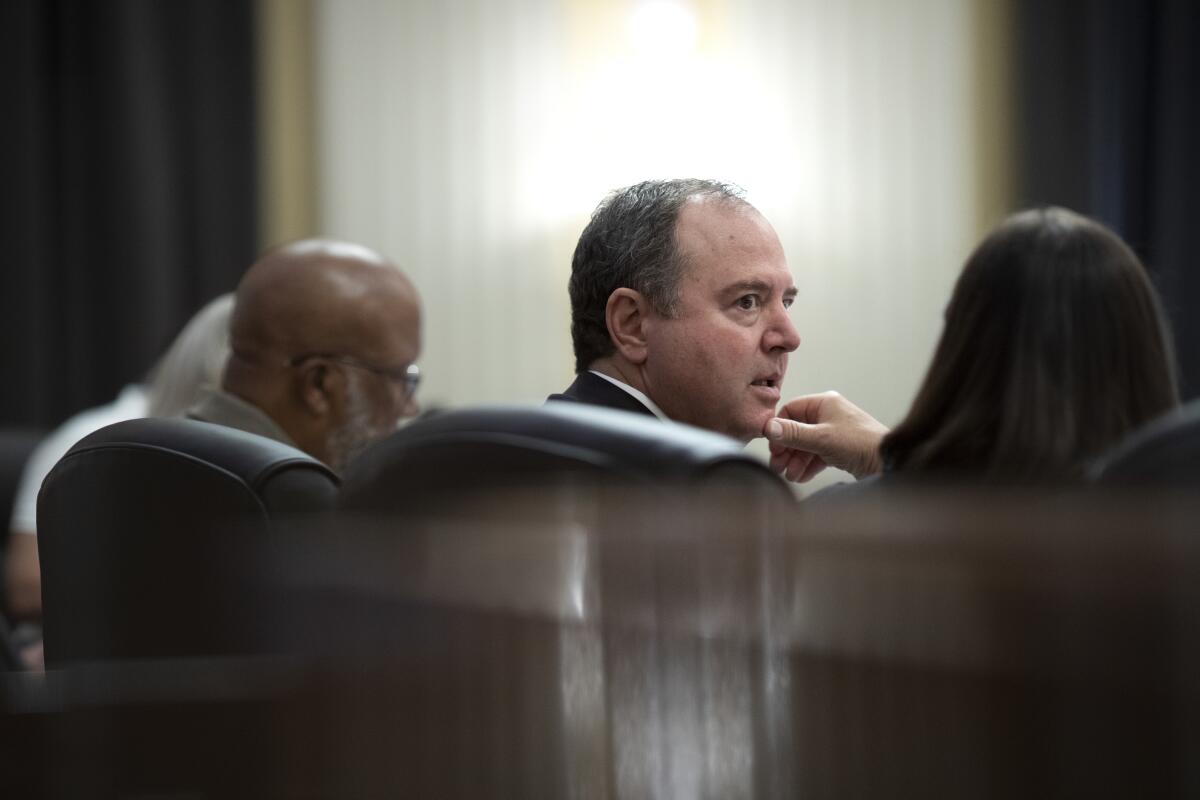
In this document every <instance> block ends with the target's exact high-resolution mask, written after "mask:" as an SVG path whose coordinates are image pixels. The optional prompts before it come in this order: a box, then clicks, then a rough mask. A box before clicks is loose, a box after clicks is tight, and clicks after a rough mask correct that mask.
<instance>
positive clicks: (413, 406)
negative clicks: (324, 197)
mask: <svg viewBox="0 0 1200 800" xmlns="http://www.w3.org/2000/svg"><path fill="white" fill-rule="evenodd" d="M230 350H231V352H230V356H229V361H228V363H227V364H226V367H225V373H224V376H223V378H222V381H221V389H220V390H218V391H214V392H211V393H209V394H208V395H207V396H206V397H204V398H203V399H202V400H201V401H200V402H199V403H198V404H197V405H195V406H194V407H193V408H192V409H191V411H190V412H189V413H188V416H190V417H192V418H194V419H200V420H204V421H207V422H215V423H218V424H222V425H228V426H230V427H234V428H240V429H241V430H245V431H249V432H251V433H257V434H259V435H262V436H267V437H269V438H272V439H275V440H277V441H280V442H284V443H286V444H290V445H293V446H294V447H298V448H299V449H301V450H303V451H305V452H306V453H308V454H309V455H311V456H313V457H314V458H317V459H319V460H321V461H323V462H325V463H326V464H328V465H329V466H330V467H331V468H332V469H334V470H335V471H338V472H340V471H342V470H343V469H344V468H345V466H346V464H347V463H349V462H350V460H351V459H353V458H354V456H356V455H357V454H358V453H359V452H361V451H362V450H363V449H365V448H366V447H367V445H369V444H371V443H372V442H374V441H376V440H377V439H381V438H383V437H384V436H386V435H388V434H389V433H391V432H392V431H394V430H395V429H396V426H397V425H398V423H399V421H400V420H401V419H403V418H404V417H408V416H412V415H414V414H416V413H417V403H416V397H415V392H416V387H417V382H418V378H419V372H418V370H417V366H416V362H417V358H418V357H419V356H420V354H421V310H420V302H419V300H418V297H417V292H416V289H415V288H414V287H413V285H412V282H411V281H409V280H408V278H407V277H405V275H404V273H402V272H401V271H400V270H399V269H398V268H397V267H396V266H395V265H393V264H391V263H389V262H388V261H386V260H385V259H383V258H382V257H381V256H380V255H379V254H378V253H375V252H374V251H372V250H369V249H367V248H365V247H361V246H359V245H354V244H348V243H345V242H334V241H327V240H306V241H301V242H295V243H293V244H289V245H285V246H283V247H280V248H278V249H275V250H272V251H270V252H269V253H267V254H266V255H265V256H263V257H262V258H261V259H259V260H258V261H257V262H256V263H255V264H254V265H253V266H251V267H250V269H249V271H247V273H246V275H245V276H244V277H243V278H242V282H241V283H240V284H239V286H238V290H237V301H236V305H235V307H234V312H233V320H232V322H231V325H230Z"/></svg>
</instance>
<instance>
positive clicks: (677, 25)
mask: <svg viewBox="0 0 1200 800" xmlns="http://www.w3.org/2000/svg"><path fill="white" fill-rule="evenodd" d="M698 34H699V30H698V26H697V24H696V15H695V14H693V13H692V10H691V9H690V8H689V7H688V6H687V5H686V4H684V3H681V2H676V1H675V0H644V2H641V3H639V4H638V6H637V8H636V9H634V11H633V14H632V15H631V16H630V17H629V39H630V41H631V42H632V43H633V47H634V49H635V50H637V52H638V53H639V54H641V55H643V56H649V57H670V56H677V55H680V54H683V53H687V52H690V51H691V50H692V49H694V48H695V46H696V39H697V38H698Z"/></svg>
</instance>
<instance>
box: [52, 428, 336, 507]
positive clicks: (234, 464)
mask: <svg viewBox="0 0 1200 800" xmlns="http://www.w3.org/2000/svg"><path fill="white" fill-rule="evenodd" d="M101 450H108V451H114V450H128V451H142V452H158V453H161V454H164V455H170V456H174V457H178V458H180V459H184V460H187V461H192V462H196V463H203V464H207V465H209V466H210V467H212V468H214V469H217V470H221V471H222V472H225V473H228V474H229V476H230V477H232V478H236V479H237V480H239V481H241V482H242V483H244V484H245V485H246V486H247V487H248V488H250V489H251V490H253V491H259V490H261V489H262V487H263V486H264V485H265V484H266V482H267V481H269V480H270V479H271V478H272V477H273V476H274V475H276V474H278V473H279V472H281V471H283V470H286V469H293V468H302V469H309V470H313V471H315V472H318V473H321V474H323V475H325V476H326V477H327V478H328V479H329V480H330V481H331V482H332V483H334V484H335V485H336V484H337V483H338V477H337V475H335V474H334V472H333V471H332V470H331V469H330V468H329V467H327V466H326V465H325V464H322V463H321V462H320V461H318V460H317V459H315V458H313V457H312V456H310V455H308V454H307V453H305V452H303V451H302V450H298V449H296V448H295V447H292V446H290V445H286V444H283V443H282V442H276V441H274V440H272V439H267V438H266V437H263V436H258V435H255V434H253V433H247V432H245V431H241V430H237V429H236V428H229V427H226V426H224V425H214V424H213V423H210V422H200V421H198V420H192V419H181V418H167V419H154V418H149V419H131V420H126V421H124V422H117V423H115V424H113V425H108V426H106V427H104V428H101V429H100V430H98V431H95V432H93V433H91V434H89V435H88V436H86V437H84V438H83V439H80V440H79V441H78V442H76V443H75V446H74V447H72V448H71V449H70V450H69V451H67V454H66V455H65V456H63V459H62V461H61V462H60V463H63V462H66V461H67V460H68V459H73V458H76V457H78V456H80V455H81V454H84V453H94V452H97V451H101Z"/></svg>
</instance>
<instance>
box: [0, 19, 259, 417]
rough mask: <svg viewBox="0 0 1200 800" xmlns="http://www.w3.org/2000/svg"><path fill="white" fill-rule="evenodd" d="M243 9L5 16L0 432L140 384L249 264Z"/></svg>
mask: <svg viewBox="0 0 1200 800" xmlns="http://www.w3.org/2000/svg"><path fill="white" fill-rule="evenodd" d="M253 25H254V19H253V4H252V3H251V2H248V1H247V0H228V1H226V0H3V1H2V2H0V104H2V105H0V107H2V108H3V109H4V120H5V123H4V126H3V127H4V128H5V132H4V140H5V142H6V143H5V145H4V146H3V147H2V148H0V180H2V182H3V208H2V214H0V246H2V247H3V259H4V269H3V279H2V280H3V283H2V284H0V285H2V287H3V288H2V290H0V319H3V325H4V335H3V339H2V341H0V347H2V348H3V353H4V357H3V362H2V363H3V364H4V367H5V369H4V376H5V381H4V389H3V393H2V399H0V423H6V424H37V425H49V424H53V423H56V422H57V421H59V420H61V419H63V418H64V417H66V416H67V415H68V414H70V413H72V412H74V411H77V410H79V409H81V408H85V407H88V406H92V405H97V404H100V403H104V402H108V401H109V400H111V399H112V398H113V397H114V396H115V395H116V394H117V392H118V391H119V389H120V387H121V386H122V385H124V384H125V383H128V382H130V381H133V380H137V379H138V378H140V377H141V376H142V375H143V374H144V373H145V371H146V370H147V369H148V367H149V366H150V365H151V364H152V362H153V360H154V358H155V357H156V356H157V355H158V354H159V353H160V352H161V351H162V350H163V349H164V348H165V347H166V345H167V344H168V343H169V342H170V340H171V338H172V337H173V336H174V334H175V333H176V332H177V331H178V329H179V328H180V327H182V325H183V324H184V323H185V322H186V321H187V319H188V318H189V317H190V316H191V314H192V312H193V311H195V310H196V309H198V308H199V307H200V305H202V304H203V303H204V302H205V301H207V300H208V299H210V298H212V297H214V296H215V295H217V294H220V293H221V292H224V291H229V290H231V289H232V288H233V287H234V286H235V285H236V281H237V278H238V277H239V275H240V274H241V272H242V271H243V270H244V269H245V268H246V266H248V265H249V263H250V261H251V260H252V258H253V254H254V250H255V246H256V219H255V209H256V199H255V191H256V189H255V130H254V52H253V42H254V36H253Z"/></svg>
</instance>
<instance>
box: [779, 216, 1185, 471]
mask: <svg viewBox="0 0 1200 800" xmlns="http://www.w3.org/2000/svg"><path fill="white" fill-rule="evenodd" d="M1169 341H1170V340H1169V337H1168V335H1167V332H1166V325H1165V322H1164V318H1163V315H1162V312H1161V310H1160V308H1159V303H1158V299H1157V295H1156V293H1155V291H1154V287H1153V286H1152V285H1151V283H1150V280H1149V277H1148V276H1147V274H1146V270H1145V268H1144V267H1143V266H1142V264H1141V262H1140V261H1139V260H1138V258H1137V256H1136V255H1134V253H1133V251H1132V250H1130V249H1129V247H1128V246H1127V245H1126V244H1125V243H1124V242H1123V241H1121V239H1120V237H1118V236H1117V235H1116V234H1114V233H1113V232H1112V231H1110V230H1108V229H1107V228H1105V227H1104V226H1103V225H1101V224H1100V223H1098V222H1095V221H1093V220H1091V219H1088V218H1087V217H1083V216H1081V215H1079V214H1076V213H1073V212H1071V211H1067V210H1066V209H1062V208H1043V209H1035V210H1031V211H1023V212H1020V213H1018V214H1015V215H1013V216H1012V217H1009V218H1008V219H1007V220H1006V221H1005V222H1004V223H1003V224H1001V225H1000V227H998V228H997V229H996V230H994V231H993V232H992V233H991V234H990V235H989V236H988V237H987V238H986V239H984V240H983V242H982V243H981V244H980V245H979V247H977V248H976V250H975V252H974V253H972V254H971V257H970V258H969V259H968V260H967V263H966V266H965V267H964V268H963V271H962V274H961V275H960V276H959V279H958V283H957V284H956V285H955V288H954V293H953V295H952V296H951V298H950V304H949V305H948V306H947V307H946V319H945V327H944V329H943V331H942V337H941V340H940V341H939V342H938V345H937V350H936V351H935V353H934V356H933V361H932V363H931V364H930V366H929V371H928V373H927V374H926V376H925V380H924V382H923V383H922V385H921V388H920V390H919V391H918V393H917V397H916V400H915V401H914V402H913V405H912V408H911V409H910V410H909V412H908V415H907V416H906V417H905V418H904V420H903V421H902V422H901V423H900V424H899V425H897V426H896V428H895V430H893V431H892V432H891V433H888V434H887V435H886V436H884V437H883V440H882V444H881V445H879V447H878V448H876V447H875V444H876V443H878V442H879V439H878V436H879V432H881V431H882V426H879V425H878V423H876V422H875V421H874V420H873V419H871V418H870V417H869V416H868V415H866V414H865V413H863V412H862V411H861V410H860V409H858V408H857V407H855V406H853V404H851V403H849V402H848V401H846V400H845V399H844V398H842V397H840V396H839V395H836V394H834V393H827V394H826V395H813V396H809V397H804V398H797V399H796V400H794V401H792V402H790V403H789V404H788V405H787V406H786V407H785V408H784V409H782V410H781V412H780V418H779V419H776V420H774V421H773V422H772V423H769V424H768V426H767V428H766V430H765V431H764V432H765V434H766V435H767V437H768V438H769V439H771V440H772V445H771V451H772V465H773V466H774V467H775V468H776V469H778V470H780V471H783V472H785V474H786V475H787V477H788V478H790V479H792V480H798V481H805V480H808V479H809V478H811V477H812V476H813V475H815V474H816V473H817V472H818V471H820V469H822V468H823V467H824V466H825V465H826V464H829V465H832V466H840V467H843V468H845V469H849V470H850V471H851V472H853V473H854V474H855V475H856V477H862V476H863V475H865V474H870V473H872V472H875V471H877V470H878V468H879V465H880V463H882V465H883V468H884V471H885V472H889V473H895V474H897V475H904V476H909V475H911V476H919V477H922V478H932V479H935V480H950V481H955V480H970V481H984V482H995V483H1045V482H1060V481H1070V480H1073V479H1075V478H1078V477H1080V476H1082V474H1083V471H1084V469H1085V467H1086V466H1087V464H1088V462H1089V461H1090V460H1092V459H1094V458H1096V457H1097V456H1099V455H1101V454H1102V453H1104V452H1105V451H1106V450H1108V449H1110V448H1111V447H1112V446H1114V445H1115V444H1116V443H1117V442H1118V441H1119V440H1120V439H1121V438H1123V437H1124V436H1125V435H1126V434H1127V433H1129V432H1130V431H1132V430H1133V429H1134V428H1137V427H1139V426H1140V425H1142V424H1144V423H1145V422H1148V421H1149V420H1151V419H1153V418H1155V417H1157V416H1159V415H1161V414H1163V413H1165V412H1167V411H1169V410H1171V409H1172V408H1174V407H1176V406H1177V405H1178V404H1179V393H1178V389H1177V387H1176V380H1175V368H1174V359H1173V356H1172V352H1171V347H1170V344H1169Z"/></svg>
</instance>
